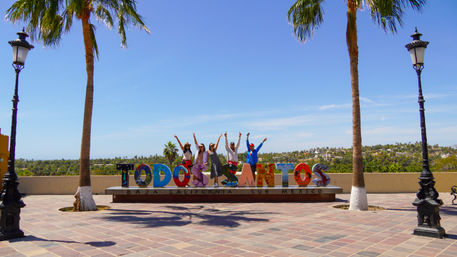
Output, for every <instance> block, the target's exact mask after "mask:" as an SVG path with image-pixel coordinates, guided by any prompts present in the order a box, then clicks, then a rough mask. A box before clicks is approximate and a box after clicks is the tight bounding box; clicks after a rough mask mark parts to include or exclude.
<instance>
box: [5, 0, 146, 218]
mask: <svg viewBox="0 0 457 257" xmlns="http://www.w3.org/2000/svg"><path fill="white" fill-rule="evenodd" d="M94 16H95V18H96V19H97V20H100V21H103V23H104V24H106V25H107V26H108V27H109V28H112V27H113V26H114V25H115V24H114V23H115V21H116V22H117V32H118V33H119V35H120V37H121V42H122V46H126V35H125V26H126V25H128V24H129V23H131V24H133V25H135V26H137V27H139V28H140V29H144V30H145V31H146V32H148V33H149V30H148V28H147V27H146V25H145V24H144V22H143V19H142V17H141V16H140V15H139V14H138V13H137V10H136V1H135V0H17V1H16V2H14V3H13V5H12V6H11V7H10V8H9V9H8V10H7V14H6V17H7V19H9V20H11V21H12V22H16V21H23V22H25V23H27V31H28V32H29V33H30V34H31V38H32V39H33V40H41V41H43V43H44V45H57V44H58V43H59V42H60V40H61V38H62V36H63V34H64V33H65V32H69V31H70V29H71V26H72V25H73V20H74V18H76V19H78V20H80V21H81V25H82V32H83V40H84V50H85V57H86V73H87V84H86V99H85V104H84V121H83V131H82V138H81V156H80V169H79V187H78V190H77V192H76V194H75V197H76V201H75V204H74V206H75V208H74V210H78V211H86V210H87V211H89V210H96V206H95V202H94V200H93V197H92V189H91V186H90V137H91V123H92V107H93V102H94V57H95V55H96V56H97V57H98V46H97V41H96V39H95V26H94V24H93V23H92V21H91V18H92V17H94ZM94 53H95V54H94Z"/></svg>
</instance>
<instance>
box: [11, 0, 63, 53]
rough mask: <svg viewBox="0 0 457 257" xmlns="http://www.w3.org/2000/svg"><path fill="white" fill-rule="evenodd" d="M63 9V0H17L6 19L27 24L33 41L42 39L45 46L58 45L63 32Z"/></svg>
mask: <svg viewBox="0 0 457 257" xmlns="http://www.w3.org/2000/svg"><path fill="white" fill-rule="evenodd" d="M61 8H62V0H35V1H33V0H17V1H16V2H14V3H13V4H12V5H11V7H10V8H8V10H7V11H6V19H7V20H10V21H11V22H13V23H14V22H17V21H23V22H26V23H27V32H28V33H29V34H30V38H31V39H32V40H38V39H41V40H42V41H43V43H44V44H45V45H56V44H58V43H59V42H60V40H61V38H62V32H63V18H62V16H60V15H59V12H60V9H61Z"/></svg>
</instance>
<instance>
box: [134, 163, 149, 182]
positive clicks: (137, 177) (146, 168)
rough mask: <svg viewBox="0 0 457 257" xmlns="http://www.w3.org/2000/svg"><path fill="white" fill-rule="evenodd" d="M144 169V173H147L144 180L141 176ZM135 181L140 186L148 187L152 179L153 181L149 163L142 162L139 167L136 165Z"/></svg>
mask: <svg viewBox="0 0 457 257" xmlns="http://www.w3.org/2000/svg"><path fill="white" fill-rule="evenodd" d="M142 170H144V173H146V179H145V180H143V179H142V178H141V171H142ZM134 177H135V182H136V184H137V185H138V186H140V187H147V186H148V185H149V184H150V183H151V181H152V170H151V167H149V165H147V164H140V165H138V167H136V170H135V175H134Z"/></svg>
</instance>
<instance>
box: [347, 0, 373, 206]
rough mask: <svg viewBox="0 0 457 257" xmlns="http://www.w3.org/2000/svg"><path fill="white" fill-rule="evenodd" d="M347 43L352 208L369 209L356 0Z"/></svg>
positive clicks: (350, 5)
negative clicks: (361, 109)
mask: <svg viewBox="0 0 457 257" xmlns="http://www.w3.org/2000/svg"><path fill="white" fill-rule="evenodd" d="M347 5H348V12H347V17H348V21H347V29H346V44H347V46H348V52H349V60H350V69H351V88H352V172H353V177H352V189H351V200H350V206H349V209H350V210H368V201H367V193H366V190H365V180H364V178H363V162H362V132H361V122H360V101H359V70H358V65H359V49H358V46H357V9H358V4H357V1H355V0H348V1H347Z"/></svg>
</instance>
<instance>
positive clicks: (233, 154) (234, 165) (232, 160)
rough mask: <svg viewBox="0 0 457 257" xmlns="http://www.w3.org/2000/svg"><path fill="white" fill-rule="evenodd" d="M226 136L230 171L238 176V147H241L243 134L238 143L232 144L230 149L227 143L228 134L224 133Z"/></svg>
mask: <svg viewBox="0 0 457 257" xmlns="http://www.w3.org/2000/svg"><path fill="white" fill-rule="evenodd" d="M224 136H225V150H227V163H228V165H229V171H230V172H231V173H232V174H233V175H236V171H237V169H238V147H240V140H241V132H240V134H239V135H238V142H237V143H236V146H235V142H230V147H229V144H228V141H227V132H225V133H224Z"/></svg>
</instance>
